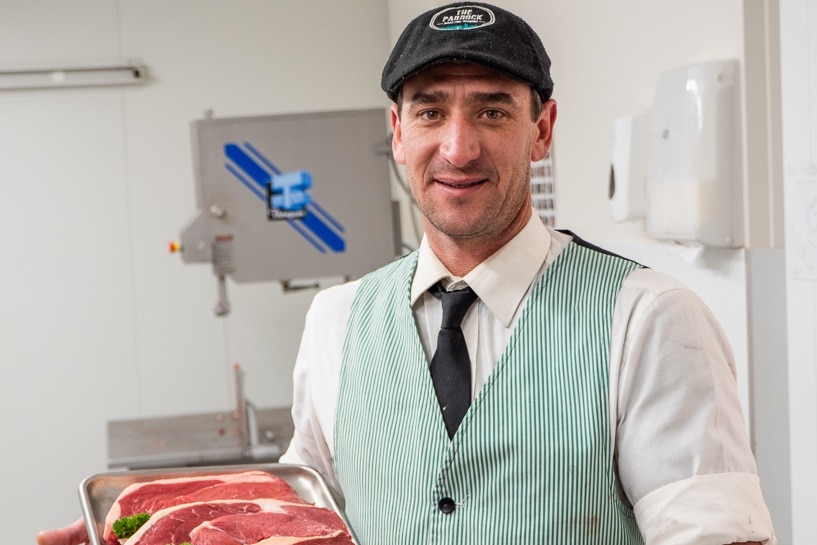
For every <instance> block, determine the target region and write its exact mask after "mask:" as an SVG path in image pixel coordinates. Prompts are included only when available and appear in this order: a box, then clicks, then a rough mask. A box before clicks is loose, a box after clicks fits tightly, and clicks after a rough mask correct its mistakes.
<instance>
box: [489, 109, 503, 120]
mask: <svg viewBox="0 0 817 545" xmlns="http://www.w3.org/2000/svg"><path fill="white" fill-rule="evenodd" d="M484 115H485V117H487V118H488V119H501V118H502V117H504V116H505V114H504V113H503V112H502V111H501V110H485V114H484Z"/></svg>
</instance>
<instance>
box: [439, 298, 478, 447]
mask: <svg viewBox="0 0 817 545" xmlns="http://www.w3.org/2000/svg"><path fill="white" fill-rule="evenodd" d="M430 291H431V293H432V294H433V295H434V296H435V297H438V298H440V301H441V302H442V304H443V321H442V326H441V327H440V335H439V337H438V338H437V351H436V352H434V357H432V358H431V379H432V380H433V381H434V390H435V391H436V392H437V400H438V401H439V402H440V409H442V412H443V420H444V421H445V427H446V429H447V430H448V437H454V433H455V432H456V431H457V428H458V427H459V425H460V422H462V418H463V416H465V412H466V411H467V410H468V406H469V405H470V404H471V360H470V359H469V358H468V348H467V347H466V346H465V337H464V336H463V334H462V329H460V324H461V323H462V319H463V318H464V317H465V313H466V312H468V309H469V308H470V307H471V304H472V303H473V302H474V300H475V299H476V298H477V294H476V293H474V291H473V290H472V289H471V288H465V289H461V290H455V291H445V288H443V287H442V285H440V284H436V285H435V286H434V287H432V288H431V290H430Z"/></svg>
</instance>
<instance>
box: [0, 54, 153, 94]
mask: <svg viewBox="0 0 817 545" xmlns="http://www.w3.org/2000/svg"><path fill="white" fill-rule="evenodd" d="M145 76H146V74H145V66H144V65H143V64H142V63H139V62H134V61H123V62H121V63H120V62H114V63H99V64H83V65H65V66H61V65H51V66H42V67H19V68H0V90H15V89H53V88H59V87H99V86H111V85H139V84H142V83H144V82H145Z"/></svg>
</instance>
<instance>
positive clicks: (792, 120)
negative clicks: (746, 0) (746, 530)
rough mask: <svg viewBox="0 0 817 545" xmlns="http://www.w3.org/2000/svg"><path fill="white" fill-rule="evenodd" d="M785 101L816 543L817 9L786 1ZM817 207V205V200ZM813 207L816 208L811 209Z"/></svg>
mask: <svg viewBox="0 0 817 545" xmlns="http://www.w3.org/2000/svg"><path fill="white" fill-rule="evenodd" d="M780 51H781V63H780V64H781V103H782V109H783V161H784V166H785V191H786V248H787V250H788V251H787V256H786V269H787V275H788V278H787V286H786V288H787V290H786V291H787V298H786V300H787V305H788V353H789V416H790V436H791V475H792V480H791V487H792V490H791V492H792V494H791V498H792V542H793V543H812V542H814V539H815V538H814V514H815V513H816V512H817V464H815V460H817V396H816V395H815V391H817V333H816V332H817V278H815V277H814V276H811V277H810V276H809V274H803V270H802V266H803V265H804V264H805V263H806V262H808V261H811V262H812V263H814V257H813V254H812V256H809V255H807V254H804V253H803V252H802V250H803V249H805V248H808V247H810V248H814V247H815V246H817V229H814V227H813V224H811V229H810V230H806V231H802V230H801V229H800V228H801V227H802V226H806V225H810V221H806V219H807V218H806V217H804V215H803V211H804V209H805V208H807V207H804V206H802V205H803V204H804V203H803V198H804V197H806V196H808V197H809V198H810V199H814V195H817V190H816V189H815V186H817V175H811V176H803V175H802V174H803V172H804V171H806V172H808V171H809V170H810V169H814V171H817V138H815V134H816V133H817V108H816V107H815V105H817V99H815V97H817V83H815V82H817V62H815V59H817V10H815V9H814V2H813V1H811V0H783V1H781V2H780ZM815 204H817V203H815ZM812 209H813V207H812Z"/></svg>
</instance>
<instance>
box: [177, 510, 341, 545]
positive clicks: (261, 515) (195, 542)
mask: <svg viewBox="0 0 817 545" xmlns="http://www.w3.org/2000/svg"><path fill="white" fill-rule="evenodd" d="M279 509H280V510H273V511H267V510H265V511H262V512H257V513H248V514H236V515H225V516H223V517H220V518H217V519H214V520H210V521H207V522H204V523H202V524H201V525H199V526H198V527H197V528H195V529H194V530H193V531H192V532H191V533H190V538H191V540H190V541H191V542H192V545H250V544H259V545H260V544H268V545H273V544H277V543H281V544H290V543H293V544H294V543H298V544H301V543H316V544H318V543H324V544H326V545H334V544H338V545H341V544H343V545H352V543H353V542H352V540H351V536H349V534H348V532H347V531H346V525H345V524H344V523H343V521H342V520H341V518H340V517H339V516H338V515H337V514H336V513H334V512H332V511H330V510H328V509H323V508H320V507H314V506H309V505H292V504H289V505H287V504H281V505H279Z"/></svg>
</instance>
